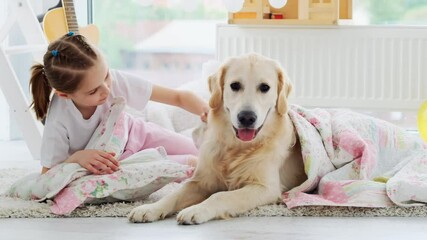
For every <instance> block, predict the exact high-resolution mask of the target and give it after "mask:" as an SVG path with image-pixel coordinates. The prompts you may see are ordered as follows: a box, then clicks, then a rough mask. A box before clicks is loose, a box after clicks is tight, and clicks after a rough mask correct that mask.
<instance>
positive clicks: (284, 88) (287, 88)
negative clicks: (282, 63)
mask: <svg viewBox="0 0 427 240" xmlns="http://www.w3.org/2000/svg"><path fill="white" fill-rule="evenodd" d="M277 79H278V85H277V102H276V110H277V112H278V113H279V114H280V115H284V114H286V113H287V112H288V97H289V94H290V93H291V91H292V84H291V82H290V81H289V78H288V76H287V75H286V73H285V72H284V71H283V70H282V69H281V68H280V67H279V68H277Z"/></svg>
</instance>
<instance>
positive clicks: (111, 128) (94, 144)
mask: <svg viewBox="0 0 427 240" xmlns="http://www.w3.org/2000/svg"><path fill="white" fill-rule="evenodd" d="M125 107H126V100H125V99H124V98H123V97H116V98H114V99H113V103H112V104H111V108H110V109H109V111H108V112H107V114H106V115H105V116H104V117H103V119H102V120H101V123H100V124H99V126H98V127H97V128H96V130H95V132H94V133H93V134H92V137H91V138H90V140H89V142H88V144H87V145H86V148H85V149H97V150H102V151H105V152H108V153H115V154H116V155H115V158H116V159H120V156H121V155H122V154H123V151H124V149H125V146H126V143H127V141H128V135H129V134H128V133H129V119H130V115H128V114H127V113H126V112H125V111H124V109H125Z"/></svg>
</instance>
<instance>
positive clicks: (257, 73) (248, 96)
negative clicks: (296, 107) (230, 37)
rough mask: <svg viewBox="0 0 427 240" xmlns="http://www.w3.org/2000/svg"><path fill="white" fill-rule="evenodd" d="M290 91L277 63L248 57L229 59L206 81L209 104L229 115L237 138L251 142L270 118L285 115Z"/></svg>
mask: <svg viewBox="0 0 427 240" xmlns="http://www.w3.org/2000/svg"><path fill="white" fill-rule="evenodd" d="M291 89H292V85H291V84H290V82H289V80H288V77H287V75H286V74H285V72H284V71H283V69H282V68H281V67H280V65H279V64H278V63H277V62H276V61H274V60H272V59H269V58H266V57H263V56H261V55H258V54H248V55H245V56H242V57H237V58H230V59H229V60H228V61H226V62H225V63H224V64H223V65H222V66H221V67H220V69H219V70H218V72H217V73H215V74H214V75H212V76H211V77H210V78H209V90H210V91H211V98H210V101H209V105H210V107H211V108H212V110H213V113H214V114H215V112H224V113H225V114H227V115H228V117H229V118H230V122H231V125H232V127H233V129H234V131H235V133H236V137H237V138H239V139H240V140H241V141H252V140H253V139H255V137H256V136H257V135H258V133H259V132H262V128H263V126H264V124H265V123H267V121H268V119H269V118H272V117H273V116H274V117H277V116H279V117H281V116H283V115H284V114H286V113H287V97H288V95H289V93H290V91H291Z"/></svg>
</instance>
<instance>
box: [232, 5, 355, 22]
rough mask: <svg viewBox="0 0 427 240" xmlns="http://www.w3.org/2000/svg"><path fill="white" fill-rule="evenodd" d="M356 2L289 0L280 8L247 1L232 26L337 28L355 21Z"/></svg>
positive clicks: (233, 20)
mask: <svg viewBox="0 0 427 240" xmlns="http://www.w3.org/2000/svg"><path fill="white" fill-rule="evenodd" d="M352 1H353V0H288V2H287V4H286V5H285V6H284V7H282V8H280V9H276V8H274V7H272V6H271V5H270V4H269V1H268V0H245V1H244V4H243V8H242V9H241V10H240V11H239V12H237V13H229V18H228V19H229V20H228V22H229V23H230V24H290V25H291V24H302V25H304V24H305V25H334V24H339V23H341V22H345V21H348V20H351V19H352V7H353V3H352Z"/></svg>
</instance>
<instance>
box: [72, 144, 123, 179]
mask: <svg viewBox="0 0 427 240" xmlns="http://www.w3.org/2000/svg"><path fill="white" fill-rule="evenodd" d="M114 155H115V154H114V153H107V152H103V151H99V150H94V149H88V150H81V151H77V152H75V153H74V154H73V155H71V157H70V158H69V159H68V160H67V161H66V162H75V163H78V164H80V166H82V167H84V168H86V169H87V170H88V171H90V172H92V173H94V174H98V175H101V174H111V173H113V172H115V171H117V170H119V165H120V164H119V161H117V160H116V159H115V158H114Z"/></svg>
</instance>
